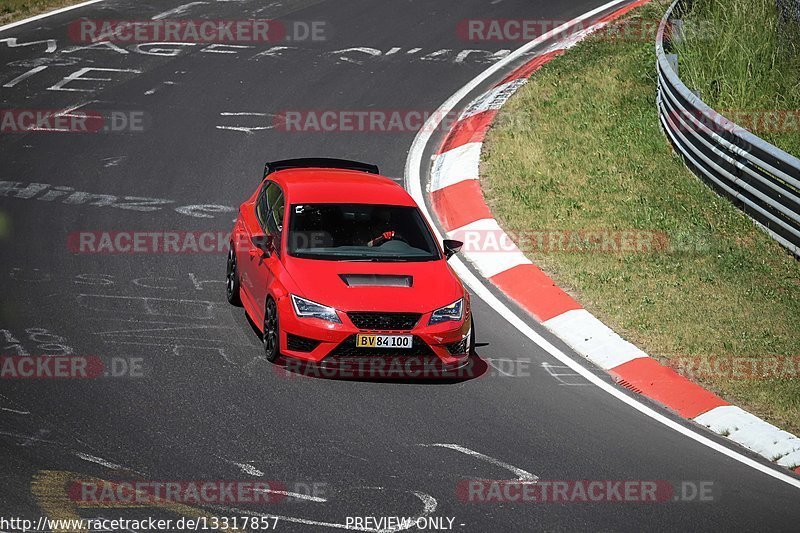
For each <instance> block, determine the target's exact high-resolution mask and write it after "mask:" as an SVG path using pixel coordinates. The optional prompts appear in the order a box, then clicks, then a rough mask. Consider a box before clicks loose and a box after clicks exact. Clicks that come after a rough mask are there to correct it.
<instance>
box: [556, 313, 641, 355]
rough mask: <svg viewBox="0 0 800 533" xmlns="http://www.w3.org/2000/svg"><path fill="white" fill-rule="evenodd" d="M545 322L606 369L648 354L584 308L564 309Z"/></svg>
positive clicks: (580, 352)
mask: <svg viewBox="0 0 800 533" xmlns="http://www.w3.org/2000/svg"><path fill="white" fill-rule="evenodd" d="M543 324H544V325H545V326H546V327H547V329H549V330H550V331H552V332H553V333H555V334H556V336H557V337H560V338H561V340H563V341H564V342H566V343H567V344H568V345H569V346H571V347H572V349H573V350H575V351H576V352H578V353H579V354H581V355H582V356H584V357H586V358H587V359H589V360H590V361H591V362H593V363H594V364H596V365H597V366H599V367H600V368H602V369H603V370H610V369H612V368H615V367H618V366H619V365H621V364H624V363H627V362H628V361H631V360H633V359H638V358H640V357H648V355H647V354H646V353H644V352H643V351H642V350H640V349H639V348H637V347H636V346H634V345H633V344H631V343H630V342H628V341H626V340H625V339H623V338H622V337H620V336H619V335H617V334H616V333H615V332H614V330H612V329H611V328H609V327H608V326H606V325H605V324H603V323H602V322H600V321H599V320H598V319H597V318H596V317H595V316H594V315H593V314H591V313H590V312H589V311H587V310H585V309H574V310H572V311H567V312H566V313H561V314H560V315H558V316H555V317H553V318H551V319H549V320H546V321H545V322H543Z"/></svg>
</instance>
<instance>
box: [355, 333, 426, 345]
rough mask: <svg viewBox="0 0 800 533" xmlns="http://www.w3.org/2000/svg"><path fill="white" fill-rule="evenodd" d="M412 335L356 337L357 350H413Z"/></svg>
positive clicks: (362, 335) (361, 335)
mask: <svg viewBox="0 0 800 533" xmlns="http://www.w3.org/2000/svg"><path fill="white" fill-rule="evenodd" d="M412 339H413V336H412V335H364V334H359V335H357V336H356V348H411V344H412V343H411V341H412Z"/></svg>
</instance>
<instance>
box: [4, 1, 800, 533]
mask: <svg viewBox="0 0 800 533" xmlns="http://www.w3.org/2000/svg"><path fill="white" fill-rule="evenodd" d="M601 3H602V2H600V1H566V0H559V1H541V0H537V1H525V0H499V1H494V2H488V1H481V0H460V1H458V2H455V1H444V0H438V1H434V0H393V1H377V0H369V1H367V0H363V1H355V0H352V1H351V0H285V1H277V2H267V1H261V2H259V1H255V0H249V1H248V0H242V1H230V0H229V1H224V2H223V1H218V2H213V1H205V2H192V3H187V2H186V1H185V0H170V1H156V0H149V1H141V2H139V1H133V0H109V1H105V2H100V3H97V4H93V5H91V6H87V7H84V8H80V9H79V10H75V11H69V12H66V13H63V14H60V15H56V16H53V17H50V18H45V19H42V20H39V21H36V22H33V23H30V24H27V25H23V26H20V27H16V28H13V29H10V30H7V31H4V32H3V33H2V34H0V64H2V70H1V71H0V99H2V105H1V106H0V107H2V108H4V109H8V108H18V109H53V110H56V109H74V108H75V106H81V107H79V108H78V109H92V110H103V111H104V112H111V111H116V112H117V113H119V114H120V116H126V117H128V118H130V117H138V118H140V119H141V120H142V124H143V131H130V129H131V128H128V130H127V131H122V132H100V133H83V134H78V133H58V132H28V133H19V134H6V133H4V134H2V135H0V153H1V154H2V155H1V156H0V161H2V164H1V165H0V197H2V198H0V214H1V215H2V216H3V217H4V219H5V224H4V226H5V227H6V230H5V231H4V232H0V239H1V240H0V250H2V268H1V269H0V276H1V277H0V279H1V280H2V281H0V287H2V294H3V297H2V308H1V309H0V312H1V314H0V318H1V321H0V343H2V344H0V345H2V346H3V348H2V353H3V354H12V355H13V354H22V353H30V354H42V353H46V354H58V353H73V354H85V355H91V356H97V357H99V358H101V359H102V360H104V361H106V362H108V361H117V362H118V367H119V368H122V369H123V370H120V373H123V374H126V372H124V366H125V365H128V366H129V367H130V366H131V365H133V366H134V367H136V366H137V365H141V372H140V374H141V375H139V373H137V372H128V373H127V374H126V375H124V376H121V377H113V376H107V377H99V378H97V379H89V380H46V379H42V380H25V379H16V380H15V379H7V380H2V382H1V383H0V456H1V457H0V464H2V467H0V516H2V517H6V518H8V517H25V518H29V519H37V518H38V517H40V516H42V515H43V514H47V515H48V516H50V517H70V516H82V517H89V516H105V517H115V516H129V517H136V516H138V517H145V516H157V517H170V518H175V517H178V516H180V515H181V512H180V511H181V510H180V509H177V510H176V509H175V508H174V507H170V506H167V505H163V506H157V507H152V508H150V507H149V508H133V509H117V508H86V507H81V508H78V506H76V505H75V504H74V502H71V501H70V500H69V499H68V498H64V497H63V491H61V496H59V489H60V487H63V485H64V483H65V481H64V480H67V479H72V480H80V479H89V478H100V479H107V480H135V479H140V480H185V481H186V480H244V479H256V480H276V481H278V482H280V483H282V484H284V485H285V486H286V487H288V488H287V489H286V490H288V491H292V492H297V493H306V492H308V491H307V490H306V489H308V488H309V487H311V488H312V489H313V488H314V487H316V490H312V491H311V493H312V496H314V497H311V498H302V499H297V500H296V501H284V502H281V503H279V504H273V505H271V506H270V505H267V506H257V505H250V506H249V507H248V506H246V505H244V504H243V505H237V506H230V505H228V506H225V507H220V508H210V507H208V506H205V507H203V512H204V513H206V514H208V515H217V516H224V515H235V514H242V513H244V512H251V513H252V512H258V513H267V514H272V515H278V516H280V517H281V518H279V520H278V524H277V529H278V530H280V531H317V530H319V531H323V530H333V529H348V528H349V529H354V527H352V526H347V525H346V520H347V517H353V516H374V517H385V516H412V517H413V516H419V515H422V514H424V513H427V514H428V515H430V516H432V517H449V518H453V519H454V520H453V523H452V527H453V529H455V530H461V531H468V532H473V531H474V532H483V531H538V530H546V531H554V530H558V531H561V530H567V531H574V530H598V531H620V530H621V531H641V530H665V531H672V530H678V529H681V530H716V531H720V530H721V531H730V530H737V531H756V530H757V531H779V530H794V531H796V530H797V525H798V523H800V489H798V488H796V487H793V486H791V485H790V484H788V483H786V482H784V481H781V480H779V479H776V478H774V477H771V476H768V475H766V474H765V473H763V472H760V471H758V470H756V469H754V468H750V467H748V466H746V465H744V464H742V463H741V462H739V461H736V460H734V459H732V458H730V457H727V456H725V455H723V454H722V453H719V452H718V451H715V450H713V449H711V448H709V447H707V446H704V445H702V444H700V443H698V442H696V441H695V440H692V439H690V438H687V437H686V436H684V435H681V434H679V433H678V432H676V431H674V430H673V429H670V428H668V427H666V426H665V425H663V424H661V423H659V422H657V421H655V420H653V419H652V418H649V417H647V416H645V415H644V414H642V413H640V412H639V411H637V410H635V409H633V408H632V407H630V406H629V405H626V404H625V403H623V402H621V401H619V400H618V399H616V398H614V397H613V396H611V395H609V394H608V393H606V392H604V391H602V390H601V389H600V388H598V387H596V386H594V385H592V384H590V383H589V382H588V381H586V380H585V379H584V378H582V377H580V376H577V375H571V374H570V372H567V371H564V370H563V369H561V370H559V368H558V367H557V366H555V365H558V364H559V363H558V362H557V361H556V360H554V359H553V358H552V357H551V356H550V355H548V354H547V353H545V352H544V351H543V350H542V349H541V348H539V347H538V346H537V345H535V344H534V343H532V342H531V341H530V340H529V339H528V338H527V337H524V336H523V335H521V334H520V333H519V332H518V331H517V330H516V329H514V328H513V327H512V326H511V325H510V324H509V323H507V322H506V321H505V319H504V318H502V317H501V316H499V315H498V314H496V313H495V312H494V311H493V310H492V309H491V308H490V307H488V306H487V305H486V304H484V303H483V302H482V301H481V300H480V299H478V298H473V309H474V314H475V316H476V324H477V331H478V339H477V340H478V343H479V344H480V346H479V348H478V354H479V356H480V357H481V359H483V360H484V361H488V362H489V365H488V370H487V371H486V373H485V374H484V375H483V376H481V377H478V378H476V379H471V380H466V381H460V382H456V383H451V382H444V383H442V382H432V383H419V382H413V383H402V382H401V383H396V382H390V383H386V382H369V381H358V380H330V379H315V378H302V377H292V376H287V375H286V374H285V373H283V372H282V371H281V370H280V369H279V368H277V367H275V366H274V365H271V364H270V363H268V362H267V361H265V360H264V359H263V358H262V357H261V353H262V352H261V344H260V341H259V338H258V336H257V335H256V333H255V331H254V329H253V327H252V326H251V325H250V324H249V323H248V321H247V319H246V318H245V315H244V312H243V310H242V309H241V308H238V307H232V306H229V305H228V304H227V303H226V302H225V294H224V273H225V253H224V252H219V253H170V254H164V253H160V254H159V253H151V254H126V253H118V254H93V253H76V252H74V250H73V249H72V248H71V247H70V245H69V238H70V235H71V234H73V233H74V232H81V231H116V230H118V231H165V230H175V231H189V232H194V231H197V232H202V231H208V232H217V231H218V232H228V231H230V228H231V225H232V219H233V217H234V215H235V213H234V212H233V210H234V208H235V207H236V206H238V205H239V203H240V202H241V201H242V200H244V199H245V198H246V197H247V196H249V195H250V193H251V192H252V191H253V190H254V188H255V187H256V185H257V183H258V181H259V179H260V178H261V173H262V169H263V164H264V162H265V161H267V160H275V159H282V158H289V157H312V156H313V157H317V156H326V157H342V158H350V159H356V160H363V161H368V162H372V163H376V164H377V165H379V167H380V168H381V171H382V172H383V173H384V174H386V175H388V176H393V177H396V178H397V179H398V181H400V182H402V177H403V174H404V166H405V163H406V157H407V155H408V150H409V147H410V146H411V143H412V141H413V139H414V137H415V133H416V132H415V131H404V132H347V133H344V132H329V133H321V132H287V131H282V130H281V129H280V128H275V127H273V126H274V124H275V122H274V115H275V114H280V113H281V112H284V111H286V110H326V109H329V110H343V109H344V110H365V109H384V110H395V109H396V110H410V109H416V110H428V111H433V110H435V109H436V108H437V107H439V105H440V104H441V103H442V102H444V101H445V100H446V99H447V98H448V97H450V95H452V94H453V93H454V92H455V91H456V90H458V89H459V88H460V87H461V86H463V85H464V84H466V83H467V82H468V81H469V80H471V79H472V78H474V77H475V76H476V75H478V74H479V73H480V72H481V71H483V70H485V69H486V68H487V67H488V66H489V65H490V64H491V62H492V61H494V60H496V59H497V58H498V57H501V55H502V53H501V55H495V54H496V53H497V52H498V51H501V50H503V49H509V48H516V47H517V46H519V43H511V44H510V46H509V43H492V42H484V43H479V44H477V43H469V42H465V41H462V40H461V39H459V37H458V35H457V34H456V31H455V28H456V24H457V23H458V21H460V20H462V19H467V18H520V17H526V18H535V19H556V20H568V19H571V18H573V17H576V16H578V15H580V14H582V13H584V12H587V11H589V10H590V9H592V8H594V7H597V6H599V5H600V4H601ZM181 6H183V8H182V9H180V10H178V11H175V12H174V13H172V14H169V13H168V12H169V11H170V10H173V9H175V8H179V7H181ZM165 13H166V15H165ZM159 16H161V18H164V17H177V18H209V19H248V18H259V19H260V18H264V19H266V18H278V19H283V20H289V21H291V20H300V21H324V22H325V25H326V26H325V27H326V28H327V31H328V33H327V34H326V35H327V38H326V39H325V40H323V41H317V42H302V43H299V44H293V43H286V44H285V46H287V48H285V49H280V50H275V49H272V47H273V46H274V45H273V44H269V43H259V44H252V45H249V46H248V47H244V48H235V47H222V46H211V45H207V44H195V45H192V46H176V45H163V46H143V47H139V48H138V49H137V47H136V45H135V44H120V45H119V46H118V47H112V46H94V47H90V48H86V47H81V46H80V45H78V44H75V43H73V42H71V41H70V40H69V38H68V31H67V26H68V24H69V23H70V22H72V21H74V20H75V19H77V18H79V17H87V18H89V19H112V20H146V19H150V18H152V17H159ZM9 38H16V39H17V41H16V42H14V41H8V40H5V39H9ZM48 39H52V41H48ZM4 40H5V41H4ZM31 42H37V44H31V45H29V46H22V45H23V44H25V43H31ZM13 44H16V46H12V45H13ZM53 47H55V48H54V49H53ZM367 48H368V49H374V50H371V51H370V50H366V49H367ZM415 49H418V50H415ZM165 50H166V51H165ZM442 50H445V52H441V51H442ZM465 50H477V51H475V52H471V53H463V52H464V51H465ZM437 51H438V52H440V53H436V52H437ZM148 52H149V53H148ZM37 67H46V68H37ZM32 69H35V70H34V71H33V73H32V74H30V75H29V76H28V77H25V78H24V79H19V78H20V76H22V75H23V74H25V73H30V72H32ZM81 69H113V70H93V71H85V72H84V73H83V74H82V76H81V77H82V78H83V79H80V80H79V79H77V77H75V76H73V77H72V78H71V79H67V78H68V77H69V76H70V75H74V73H75V72H77V71H79V70H81ZM101 78H102V79H104V80H101ZM65 80H66V81H65ZM9 85H10V86H9ZM65 89H67V90H65ZM134 129H135V128H134ZM6 182H18V185H16V186H15V187H16V188H11V185H10V184H8V183H6ZM30 184H45V185H42V186H36V185H33V186H31V185H30ZM56 187H69V188H70V189H56ZM59 191H60V192H59ZM75 192H85V193H89V194H91V195H105V196H90V195H89V194H84V195H80V194H78V195H75V194H74V193H75ZM126 197H127V198H126ZM2 226H3V225H0V227H2ZM531 325H532V327H534V328H535V329H537V331H541V328H540V327H539V326H537V325H535V324H533V323H532V324H531ZM542 334H543V335H545V336H546V337H548V338H550V337H549V336H548V335H546V334H545V333H542ZM553 342H555V343H557V344H558V345H559V346H561V347H562V348H563V349H564V350H565V351H567V353H572V352H569V351H568V349H567V348H566V347H564V346H563V345H562V344H560V343H558V342H557V341H555V340H554V341H553ZM575 357H576V358H578V356H577V355H576V356H575ZM120 361H122V362H124V364H123V363H120ZM498 368H500V369H501V370H502V369H505V373H506V374H507V373H510V374H513V376H507V375H504V372H501V371H500V370H498ZM128 370H129V371H130V368H128ZM603 379H605V380H608V381H610V380H609V378H607V377H603ZM630 394H632V393H630ZM663 412H664V413H666V411H663ZM669 416H671V415H669ZM675 420H676V421H678V423H680V424H682V425H687V426H688V424H687V423H685V422H683V421H680V420H679V419H678V418H675ZM697 430H698V431H700V432H701V433H703V434H704V435H705V436H707V437H708V438H710V439H712V440H714V441H717V442H719V443H720V445H721V446H725V447H731V448H732V449H735V450H737V451H738V452H740V453H742V454H744V455H747V456H749V457H752V458H753V459H754V460H755V461H757V462H759V463H761V464H766V465H769V463H767V462H766V461H764V460H762V459H760V458H758V457H757V456H755V455H752V454H749V453H748V452H746V451H745V450H743V449H739V448H733V446H732V445H731V444H728V443H724V442H723V440H722V439H719V438H717V437H715V436H714V435H713V434H711V433H710V432H706V431H704V430H701V429H700V428H698V429H697ZM435 444H447V445H452V446H434V445H435ZM473 452H477V453H473ZM770 468H771V465H770ZM526 473H527V474H530V475H532V476H537V477H538V478H539V479H541V480H667V481H670V482H672V483H673V484H677V485H678V486H680V484H681V483H685V482H688V483H699V482H706V483H710V484H711V486H713V498H711V501H690V502H677V501H667V502H660V503H649V504H645V503H563V504H546V503H541V504H539V503H519V504H514V503H502V504H497V503H478V504H476V503H472V502H464V501H461V500H460V499H459V498H458V496H457V486H458V483H459V482H460V481H462V480H467V479H476V478H477V479H509V478H510V479H515V478H519V477H522V478H524V477H525V475H526ZM785 473H786V474H787V475H788V476H792V474H790V473H788V472H785ZM795 479H796V476H795ZM233 507H235V509H234V508H233ZM447 523H448V522H447V520H445V521H444V524H447ZM0 529H2V528H0ZM11 530H12V529H11V528H6V529H5V530H4V531H11Z"/></svg>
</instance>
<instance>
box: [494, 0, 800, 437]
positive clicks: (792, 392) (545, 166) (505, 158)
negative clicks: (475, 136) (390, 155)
mask: <svg viewBox="0 0 800 533" xmlns="http://www.w3.org/2000/svg"><path fill="white" fill-rule="evenodd" d="M665 8H666V5H665V4H663V3H662V2H661V1H658V0H654V1H653V2H651V3H650V4H647V5H645V6H644V7H642V8H640V9H638V10H637V11H635V12H634V13H633V14H632V16H631V19H633V20H631V21H630V22H631V23H634V24H635V23H636V19H640V20H642V21H652V20H656V19H659V18H660V17H661V16H662V14H663V12H664V10H665ZM654 65H655V52H654V44H653V42H652V40H649V39H637V40H634V39H627V40H626V39H616V40H614V39H609V38H603V37H602V36H600V37H593V38H591V39H589V40H587V41H585V42H583V43H581V44H579V45H578V46H577V47H575V48H573V49H572V50H570V51H569V52H567V54H566V55H564V56H562V57H559V58H558V59H556V60H555V61H553V62H551V63H549V64H547V65H546V66H545V67H544V68H543V69H542V70H541V71H539V72H537V73H536V74H535V75H534V77H533V78H532V79H531V80H530V82H529V83H528V84H527V85H526V86H524V87H523V88H522V89H521V90H520V91H519V92H517V94H516V95H515V96H514V97H513V98H512V99H511V100H510V101H509V103H508V104H507V105H506V106H505V107H504V108H503V109H502V110H501V112H500V114H499V115H498V118H497V120H496V122H495V124H494V126H493V128H492V129H491V131H490V132H489V135H488V137H487V141H486V144H485V145H484V153H483V156H482V159H483V161H482V168H481V176H482V177H483V178H482V181H481V184H482V187H483V191H484V194H485V196H486V199H487V202H488V203H489V205H490V207H491V209H492V211H493V213H494V214H495V216H496V217H497V218H498V219H499V221H500V223H501V225H502V226H503V227H504V228H505V229H506V230H507V231H510V232H520V233H524V232H526V231H532V230H590V231H594V230H612V231H621V230H630V229H632V230H642V231H655V232H662V233H663V234H665V235H666V238H667V242H668V246H667V247H666V248H663V249H662V248H658V247H654V248H652V249H651V250H650V251H649V252H648V251H645V252H630V253H607V252H603V251H598V250H596V249H594V248H591V247H589V248H586V249H582V250H581V249H574V248H569V247H568V248H567V249H566V251H553V250H552V249H550V248H547V247H542V246H540V245H538V243H536V245H534V243H533V242H532V241H530V242H527V244H526V243H521V244H520V246H521V247H522V248H523V250H524V251H526V252H527V254H528V256H529V257H530V258H531V259H532V260H533V261H534V262H535V263H537V264H538V265H539V266H540V267H541V268H543V269H544V270H545V271H546V272H547V273H548V274H550V275H551V276H552V277H553V278H554V279H555V281H556V282H557V283H558V284H559V285H560V286H561V287H563V288H565V289H566V290H567V291H568V292H571V293H572V294H573V295H574V296H575V297H576V299H577V300H578V301H580V302H581V303H582V304H583V305H584V306H585V307H586V308H587V309H589V310H590V311H591V312H593V313H594V314H595V315H597V316H598V317H599V318H600V319H601V320H603V322H605V323H606V324H608V325H609V326H611V327H612V328H613V329H614V330H616V331H617V332H618V333H620V334H621V335H622V336H623V337H625V338H626V339H628V340H630V341H631V342H633V343H634V344H636V345H637V346H639V347H641V348H642V349H643V350H645V351H646V352H647V353H649V354H650V355H651V356H653V357H655V358H657V359H659V360H661V361H662V362H665V363H667V364H672V365H673V366H674V367H676V368H677V369H679V370H681V371H683V372H684V373H688V374H689V377H690V378H692V379H694V380H695V381H699V382H701V383H703V384H704V385H705V386H706V387H708V388H709V389H712V390H715V391H716V392H718V393H719V394H720V395H722V396H723V397H725V398H726V399H728V400H729V401H731V402H732V403H735V404H737V405H741V406H743V407H744V408H746V409H749V410H751V411H752V412H754V413H756V414H758V415H760V416H762V417H764V418H765V419H767V420H770V421H772V422H773V423H774V424H776V425H778V426H780V427H782V428H785V429H788V430H791V431H793V432H795V433H800V375H798V373H800V368H796V366H795V368H796V370H795V371H794V373H792V367H786V366H782V367H781V369H782V370H783V373H778V372H774V371H772V370H769V369H768V370H765V371H764V372H765V373H766V374H767V375H765V376H762V375H758V374H759V373H760V372H761V371H762V370H763V369H759V368H757V369H756V371H755V372H749V371H747V369H744V370H743V371H742V372H737V373H731V372H727V371H725V367H723V366H721V365H716V366H711V367H703V366H701V368H700V369H696V368H689V367H687V366H686V365H685V362H686V360H687V358H688V360H690V361H691V360H696V359H702V360H703V361H708V360H716V361H717V362H723V363H726V362H731V361H734V360H736V361H742V360H743V358H753V359H756V360H758V361H775V360H778V361H782V362H784V363H786V362H787V361H788V362H789V363H791V361H795V362H796V361H797V356H798V355H800V261H797V260H795V259H794V258H793V257H792V256H791V255H790V254H789V253H788V252H786V251H785V250H784V249H783V248H781V247H780V245H778V244H777V243H776V242H774V241H773V240H772V239H770V238H769V237H768V236H767V235H765V234H764V233H762V232H761V231H760V230H758V229H757V228H756V227H755V226H754V224H753V223H752V221H751V220H750V219H749V218H747V217H746V216H745V215H744V214H743V213H742V212H740V211H739V210H738V209H736V208H735V207H734V206H733V205H732V204H731V203H730V202H728V201H727V200H726V199H724V198H722V197H720V196H718V195H717V194H716V193H714V192H713V191H712V190H711V189H710V188H709V187H708V186H707V185H705V184H704V183H703V182H701V181H700V180H699V179H698V178H696V177H695V176H694V175H693V174H692V173H691V172H690V171H689V170H687V169H686V167H685V166H684V165H683V163H682V161H681V160H680V159H679V158H678V157H677V156H676V155H675V154H674V153H673V150H672V148H671V146H670V145H669V143H668V141H667V140H666V138H665V136H664V135H663V133H662V132H661V130H660V128H659V125H658V120H657V114H656V104H655V87H656V79H655V67H654ZM787 358H794V359H787ZM751 360H752V359H751ZM703 369H704V371H703ZM740 370H741V369H740Z"/></svg>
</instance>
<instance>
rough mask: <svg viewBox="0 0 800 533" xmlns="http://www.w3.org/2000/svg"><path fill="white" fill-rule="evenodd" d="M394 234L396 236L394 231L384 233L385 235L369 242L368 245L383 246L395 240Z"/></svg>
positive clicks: (382, 234)
mask: <svg viewBox="0 0 800 533" xmlns="http://www.w3.org/2000/svg"><path fill="white" fill-rule="evenodd" d="M394 234H395V232H394V230H391V231H384V232H383V233H381V234H380V235H378V236H377V237H375V238H374V239H372V240H371V241H369V242H368V243H367V246H380V245H381V244H383V243H385V242H387V241H391V240H392V239H394Z"/></svg>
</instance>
